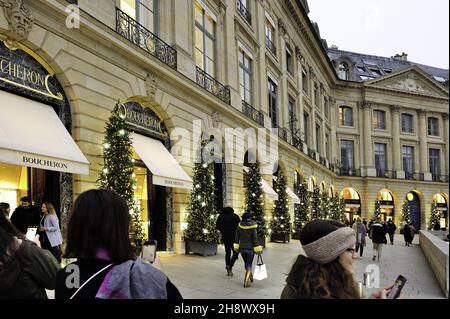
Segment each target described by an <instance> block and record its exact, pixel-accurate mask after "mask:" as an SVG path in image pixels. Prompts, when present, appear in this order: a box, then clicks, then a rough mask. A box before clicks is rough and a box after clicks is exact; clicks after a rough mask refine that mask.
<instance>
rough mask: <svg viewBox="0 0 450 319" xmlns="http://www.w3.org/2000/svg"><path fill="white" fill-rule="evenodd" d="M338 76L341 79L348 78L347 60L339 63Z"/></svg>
mask: <svg viewBox="0 0 450 319" xmlns="http://www.w3.org/2000/svg"><path fill="white" fill-rule="evenodd" d="M338 77H339V78H340V79H341V80H348V78H349V77H348V64H347V63H345V62H341V63H339V69H338Z"/></svg>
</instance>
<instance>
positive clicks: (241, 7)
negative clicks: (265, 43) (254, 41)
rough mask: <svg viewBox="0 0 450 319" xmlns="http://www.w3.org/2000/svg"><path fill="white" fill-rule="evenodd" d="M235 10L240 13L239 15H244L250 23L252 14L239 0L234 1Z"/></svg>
mask: <svg viewBox="0 0 450 319" xmlns="http://www.w3.org/2000/svg"><path fill="white" fill-rule="evenodd" d="M236 5H237V10H238V12H239V13H240V14H241V16H243V17H244V19H245V20H246V21H247V22H248V24H250V25H251V24H252V16H251V14H250V11H248V9H247V8H246V7H245V6H244V4H243V3H242V2H241V0H237V1H236Z"/></svg>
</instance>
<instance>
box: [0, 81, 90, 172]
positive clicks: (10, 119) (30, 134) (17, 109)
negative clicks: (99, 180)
mask: <svg viewBox="0 0 450 319" xmlns="http://www.w3.org/2000/svg"><path fill="white" fill-rule="evenodd" d="M0 162H3V163H8V164H14V165H19V166H27V167H35V168H40V169H46V170H52V171H59V172H66V173H74V174H83V175H88V174H89V162H88V160H87V159H86V157H85V156H84V154H83V153H82V152H81V151H80V149H79V148H78V145H77V144H76V143H75V141H74V140H73V139H72V136H71V135H70V134H69V132H67V130H66V128H65V127H64V125H63V123H62V122H61V120H60V119H59V117H58V115H57V114H56V112H55V111H54V110H53V108H52V107H51V106H48V105H45V104H42V103H39V102H36V101H33V100H30V99H27V98H24V97H21V96H18V95H15V94H11V93H8V92H5V91H1V90H0Z"/></svg>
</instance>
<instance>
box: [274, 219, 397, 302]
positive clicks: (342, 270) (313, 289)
mask: <svg viewBox="0 0 450 319" xmlns="http://www.w3.org/2000/svg"><path fill="white" fill-rule="evenodd" d="M300 243H301V244H302V247H303V250H304V252H305V254H306V256H305V255H299V256H298V257H297V260H296V261H295V263H294V265H293V266H292V269H291V271H290V272H289V274H288V277H287V279H286V286H285V287H284V289H283V292H282V293H281V299H359V298H361V297H362V296H361V295H360V293H359V291H358V289H357V284H356V282H355V281H354V279H353V273H354V269H353V252H354V250H355V243H356V236H355V232H354V231H353V229H351V228H349V227H346V225H344V224H341V223H339V222H337V221H330V220H319V219H315V220H312V221H310V222H308V223H307V224H306V225H305V227H304V228H303V231H302V234H301V236H300ZM391 288H392V287H387V288H383V289H380V290H377V291H376V292H374V293H373V294H372V295H371V297H370V298H372V299H386V296H387V294H388V293H389V291H390V289H391Z"/></svg>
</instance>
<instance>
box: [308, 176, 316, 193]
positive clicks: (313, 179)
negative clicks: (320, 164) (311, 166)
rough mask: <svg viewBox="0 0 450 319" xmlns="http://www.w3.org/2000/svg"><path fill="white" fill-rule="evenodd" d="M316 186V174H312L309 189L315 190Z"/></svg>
mask: <svg viewBox="0 0 450 319" xmlns="http://www.w3.org/2000/svg"><path fill="white" fill-rule="evenodd" d="M316 186H317V182H316V178H315V177H314V176H311V177H310V178H309V182H308V191H310V192H312V191H314V188H316Z"/></svg>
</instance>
